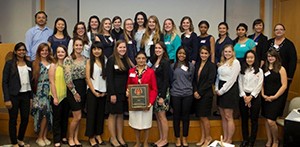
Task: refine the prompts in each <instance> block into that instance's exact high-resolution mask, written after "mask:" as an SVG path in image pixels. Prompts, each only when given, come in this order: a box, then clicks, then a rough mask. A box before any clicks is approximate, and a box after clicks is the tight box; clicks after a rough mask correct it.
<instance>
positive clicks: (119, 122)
mask: <svg viewBox="0 0 300 147" xmlns="http://www.w3.org/2000/svg"><path fill="white" fill-rule="evenodd" d="M123 125H124V119H123V114H117V138H118V140H119V142H120V143H121V144H125V141H124V139H123Z"/></svg>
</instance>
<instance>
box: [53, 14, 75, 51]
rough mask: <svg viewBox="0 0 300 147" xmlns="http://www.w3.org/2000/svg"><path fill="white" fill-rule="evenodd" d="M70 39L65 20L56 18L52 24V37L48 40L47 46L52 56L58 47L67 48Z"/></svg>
mask: <svg viewBox="0 0 300 147" xmlns="http://www.w3.org/2000/svg"><path fill="white" fill-rule="evenodd" d="M70 39H71V37H70V36H69V33H68V28H67V22H66V20H65V19H63V18H60V17H59V18H57V19H56V20H55V22H54V30H53V35H52V36H50V37H49V38H48V44H49V46H50V47H51V49H52V53H53V55H54V54H56V49H57V47H58V45H64V46H68V44H69V41H70Z"/></svg>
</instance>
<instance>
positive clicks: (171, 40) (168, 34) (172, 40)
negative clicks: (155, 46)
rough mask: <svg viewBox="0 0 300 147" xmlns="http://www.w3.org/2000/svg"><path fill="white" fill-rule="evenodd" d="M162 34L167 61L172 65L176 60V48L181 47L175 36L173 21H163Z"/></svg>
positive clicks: (169, 19) (177, 37)
mask: <svg viewBox="0 0 300 147" xmlns="http://www.w3.org/2000/svg"><path fill="white" fill-rule="evenodd" d="M163 34H164V41H165V45H166V47H167V53H168V55H169V60H170V62H171V63H174V62H175V59H176V55H175V53H176V51H177V49H178V47H179V46H181V39H180V37H179V35H178V34H177V30H176V25H175V23H174V21H173V19H171V18H167V19H166V20H165V21H164V29H163Z"/></svg>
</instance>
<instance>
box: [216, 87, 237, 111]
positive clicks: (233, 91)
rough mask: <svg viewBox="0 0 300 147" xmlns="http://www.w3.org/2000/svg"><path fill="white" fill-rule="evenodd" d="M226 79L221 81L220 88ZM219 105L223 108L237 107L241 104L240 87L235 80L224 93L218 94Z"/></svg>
mask: <svg viewBox="0 0 300 147" xmlns="http://www.w3.org/2000/svg"><path fill="white" fill-rule="evenodd" d="M225 83H226V81H219V89H221V88H222V86H223V85H224V84H225ZM217 105H218V106H219V107H221V108H228V109H236V108H238V106H239V89H238V84H237V82H235V83H234V84H233V85H232V87H231V88H230V89H229V90H228V91H227V92H226V93H224V94H223V95H220V96H217Z"/></svg>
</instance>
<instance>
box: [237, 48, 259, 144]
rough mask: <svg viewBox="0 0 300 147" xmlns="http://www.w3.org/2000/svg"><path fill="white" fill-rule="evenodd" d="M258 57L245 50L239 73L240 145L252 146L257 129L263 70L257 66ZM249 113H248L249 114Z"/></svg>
mask: <svg viewBox="0 0 300 147" xmlns="http://www.w3.org/2000/svg"><path fill="white" fill-rule="evenodd" d="M259 61H260V60H259V59H258V58H257V56H256V53H255V52H254V51H253V50H249V51H247V52H246V54H245V57H244V62H243V64H242V68H241V72H240V75H239V91H240V94H239V95H240V105H239V106H240V114H241V120H242V135H243V142H242V143H241V145H240V146H241V147H247V146H248V145H249V146H251V147H253V146H254V143H255V140H256V135H257V130H258V117H259V111H260V106H261V97H260V91H261V88H262V84H263V79H264V75H263V71H262V70H261V69H260V68H259ZM249 113H250V115H249ZM249 117H250V119H251V133H250V136H249V125H248V121H249Z"/></svg>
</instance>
